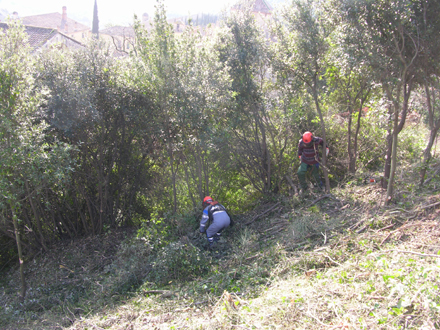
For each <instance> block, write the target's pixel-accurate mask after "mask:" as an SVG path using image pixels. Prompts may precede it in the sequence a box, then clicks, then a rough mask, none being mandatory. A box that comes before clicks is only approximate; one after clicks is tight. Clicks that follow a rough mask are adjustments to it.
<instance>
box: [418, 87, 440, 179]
mask: <svg viewBox="0 0 440 330" xmlns="http://www.w3.org/2000/svg"><path fill="white" fill-rule="evenodd" d="M428 84H429V83H428V82H426V83H425V92H426V107H427V108H428V119H429V128H430V133H429V141H428V145H427V146H426V148H425V150H424V152H423V161H422V168H421V169H420V184H419V185H420V187H422V186H423V183H424V182H425V175H426V171H427V170H428V164H429V161H430V160H431V157H432V156H431V149H432V146H433V145H434V142H435V139H436V137H437V132H438V130H439V129H440V118H439V119H437V120H435V116H434V115H435V103H436V98H435V93H433V94H432V99H433V102H431V92H430V90H429V86H428Z"/></svg>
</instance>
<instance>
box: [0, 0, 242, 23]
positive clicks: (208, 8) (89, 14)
mask: <svg viewBox="0 0 440 330" xmlns="http://www.w3.org/2000/svg"><path fill="white" fill-rule="evenodd" d="M94 1H95V0H0V13H3V14H4V13H5V12H6V13H9V14H12V13H13V12H14V11H16V12H17V13H18V15H19V17H24V16H31V15H40V14H48V13H54V12H58V13H60V14H61V13H62V7H63V6H66V7H67V17H70V18H72V19H74V20H76V21H78V22H80V23H83V24H86V25H91V22H92V20H93V7H94ZM234 2H235V1H234V0H186V1H185V0H164V4H165V8H166V11H167V14H168V16H169V17H178V16H187V15H188V14H191V15H193V14H198V13H218V12H220V11H221V10H222V9H224V8H225V7H226V6H227V5H230V4H233V3H234ZM97 4H98V18H99V28H100V29H103V28H105V27H106V26H108V25H124V26H127V25H130V24H132V23H133V14H136V15H138V17H139V18H141V16H142V14H143V13H147V14H148V15H149V16H150V18H151V17H152V16H153V15H154V10H155V9H154V6H155V5H156V0H143V1H142V0H122V1H121V0H120V1H116V0H97Z"/></svg>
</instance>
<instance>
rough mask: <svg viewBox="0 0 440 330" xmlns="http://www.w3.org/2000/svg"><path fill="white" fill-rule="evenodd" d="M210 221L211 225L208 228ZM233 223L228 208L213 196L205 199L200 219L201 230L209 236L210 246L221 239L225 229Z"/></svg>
mask: <svg viewBox="0 0 440 330" xmlns="http://www.w3.org/2000/svg"><path fill="white" fill-rule="evenodd" d="M208 221H211V225H210V226H209V227H208V228H206V225H207V224H208ZM230 224H231V218H230V217H229V215H228V212H227V211H226V208H225V207H224V206H223V205H221V204H220V203H219V202H215V201H213V200H212V198H211V197H209V196H206V197H205V198H204V199H203V215H202V220H201V221H200V232H201V233H205V232H206V237H207V238H208V242H209V246H210V247H212V245H213V243H214V242H216V241H218V240H220V236H221V232H222V231H223V229H225V228H226V227H228V226H229V225H230Z"/></svg>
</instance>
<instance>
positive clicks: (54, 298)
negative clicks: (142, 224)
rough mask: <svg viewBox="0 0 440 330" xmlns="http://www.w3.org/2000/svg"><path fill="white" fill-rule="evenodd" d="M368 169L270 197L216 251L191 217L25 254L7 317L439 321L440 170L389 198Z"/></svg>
mask: <svg viewBox="0 0 440 330" xmlns="http://www.w3.org/2000/svg"><path fill="white" fill-rule="evenodd" d="M359 179H360V180H357V178H354V180H352V181H350V182H347V183H346V185H345V187H344V188H335V189H334V190H333V192H334V193H333V194H332V195H322V194H316V195H312V196H311V198H310V199H299V198H298V197H292V198H283V199H279V200H278V201H277V200H266V201H261V203H259V206H258V207H256V208H255V209H254V210H252V211H249V212H247V213H245V214H242V215H240V216H238V217H237V218H236V219H237V221H236V226H235V227H234V229H233V230H232V229H229V230H228V231H227V233H225V235H224V237H223V238H222V240H224V243H222V244H219V245H218V246H217V248H216V249H215V250H213V251H206V249H205V247H204V243H205V239H204V238H203V237H200V236H199V235H198V233H197V231H194V228H191V226H189V227H187V232H186V234H185V235H183V236H182V237H181V239H180V240H179V241H176V242H170V243H169V244H167V245H165V246H164V247H156V248H155V247H154V245H152V244H151V242H149V241H148V239H146V238H139V237H136V236H137V235H138V234H137V233H136V232H131V233H130V232H126V231H122V230H120V231H109V232H108V233H106V234H103V235H101V236H98V237H94V238H88V239H81V240H78V241H76V242H72V243H71V244H68V245H66V244H59V245H58V246H54V247H53V248H52V249H51V252H50V253H48V254H44V255H40V256H37V257H36V258H35V259H34V261H33V262H31V263H29V264H28V267H27V271H26V276H27V277H28V279H29V283H32V284H31V285H30V288H29V292H28V298H27V299H26V301H25V302H24V303H20V301H19V299H18V296H17V292H18V290H19V287H18V286H19V283H18V282H17V281H16V279H15V278H16V274H17V271H18V270H11V271H10V272H8V273H6V274H5V276H4V277H3V280H2V282H1V286H2V288H3V290H4V294H3V295H2V297H1V298H0V299H1V305H2V306H3V307H2V309H1V311H0V313H1V318H0V319H1V320H2V324H1V326H2V328H5V329H17V328H23V329H58V328H69V329H90V328H93V327H99V328H104V329H119V328H126V327H134V328H157V329H173V327H174V328H176V329H177V328H179V327H187V328H188V329H200V328H201V329H230V328H231V327H235V326H239V327H243V328H246V329H272V328H277V327H281V328H285V329H298V328H305V327H307V328H312V329H314V328H316V329H320V328H322V327H324V326H325V327H333V326H339V327H346V328H368V329H375V328H377V329H380V328H387V329H401V328H426V329H435V328H437V327H438V326H439V324H438V320H439V316H440V301H439V298H438V297H439V293H440V292H439V283H440V282H439V281H440V264H439V262H440V260H439V259H440V254H438V252H439V251H440V246H439V244H438V240H439V237H440V227H439V223H438V219H439V216H440V211H439V210H440V209H439V205H440V204H439V203H440V202H439V199H440V197H439V196H440V193H439V184H440V182H439V181H438V180H437V179H436V180H434V181H432V182H431V183H430V185H429V186H427V187H425V188H423V189H422V190H420V189H418V188H416V187H417V178H416V177H413V176H412V175H411V173H410V172H408V173H407V174H404V175H402V177H401V178H400V179H399V180H398V182H397V187H396V188H397V190H398V191H399V194H400V196H401V197H400V202H399V204H398V205H393V206H387V205H386V204H385V203H384V200H385V196H386V191H385V190H384V189H382V188H381V187H380V186H379V185H378V184H375V183H373V184H372V183H370V182H369V181H368V182H365V181H364V180H363V178H362V177H360V178H359ZM269 209H272V211H270V212H267V213H265V212H266V211H267V210H269Z"/></svg>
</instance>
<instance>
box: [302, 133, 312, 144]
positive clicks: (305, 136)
mask: <svg viewBox="0 0 440 330" xmlns="http://www.w3.org/2000/svg"><path fill="white" fill-rule="evenodd" d="M312 138H313V134H312V133H310V132H305V133H304V134H303V142H304V143H310V142H312Z"/></svg>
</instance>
